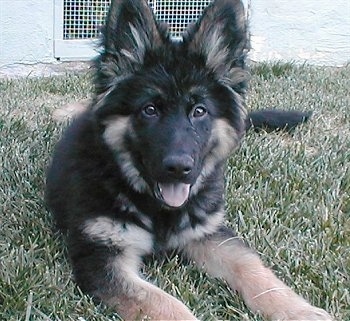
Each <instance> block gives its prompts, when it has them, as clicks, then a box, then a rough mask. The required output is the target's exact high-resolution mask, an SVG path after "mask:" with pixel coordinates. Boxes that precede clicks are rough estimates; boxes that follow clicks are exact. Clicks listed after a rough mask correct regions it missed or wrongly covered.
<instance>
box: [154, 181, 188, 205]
mask: <svg viewBox="0 0 350 321" xmlns="http://www.w3.org/2000/svg"><path fill="white" fill-rule="evenodd" d="M159 189H160V193H161V194H162V196H163V200H164V202H165V203H166V204H167V205H169V206H172V207H179V206H181V205H182V204H184V203H185V202H186V200H187V199H188V196H189V194H190V184H184V183H176V184H160V183H159Z"/></svg>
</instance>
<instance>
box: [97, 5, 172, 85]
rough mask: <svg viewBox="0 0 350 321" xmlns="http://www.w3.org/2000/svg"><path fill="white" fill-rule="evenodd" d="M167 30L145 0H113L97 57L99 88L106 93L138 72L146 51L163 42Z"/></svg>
mask: <svg viewBox="0 0 350 321" xmlns="http://www.w3.org/2000/svg"><path fill="white" fill-rule="evenodd" d="M166 38H167V30H165V28H164V27H163V26H159V25H158V24H157V22H156V20H155V18H154V15H153V12H152V10H151V9H150V7H149V6H148V4H147V1H146V0H112V1H111V4H110V7H109V11H108V15H107V18H106V25H105V27H104V29H103V39H102V52H101V54H100V56H99V57H98V58H97V60H96V66H97V72H98V75H97V79H96V81H97V87H99V86H100V87H101V88H100V89H99V88H97V91H98V92H103V91H104V90H105V89H106V88H108V87H110V86H111V82H113V81H114V80H115V79H116V78H118V77H120V76H122V77H124V76H126V75H127V74H128V73H132V72H135V71H136V70H138V69H139V68H140V66H141V65H142V64H143V62H144V58H145V54H146V52H147V51H148V50H152V49H154V48H156V47H159V46H161V45H162V43H163V42H164V41H165V39H166Z"/></svg>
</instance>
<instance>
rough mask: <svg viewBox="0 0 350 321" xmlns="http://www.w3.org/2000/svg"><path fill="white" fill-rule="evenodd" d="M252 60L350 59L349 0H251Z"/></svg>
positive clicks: (342, 61)
mask: <svg viewBox="0 0 350 321" xmlns="http://www.w3.org/2000/svg"><path fill="white" fill-rule="evenodd" d="M251 3H252V8H251V10H252V11H251V20H250V25H251V32H252V45H253V49H254V50H253V51H252V59H253V60H270V59H283V60H289V61H291V60H294V61H299V62H305V61H307V62H308V63H315V64H326V65H341V64H345V63H347V62H350V0H333V1H331V0H299V1H293V0H292V1H291V0H251Z"/></svg>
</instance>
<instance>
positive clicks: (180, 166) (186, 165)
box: [163, 155, 194, 178]
mask: <svg viewBox="0 0 350 321" xmlns="http://www.w3.org/2000/svg"><path fill="white" fill-rule="evenodd" d="M163 166H164V169H165V170H166V172H167V174H168V175H169V176H171V177H173V178H184V177H186V176H187V175H188V174H189V173H191V171H192V169H193V166H194V159H193V158H192V157H191V156H189V155H171V156H167V157H166V158H164V160H163Z"/></svg>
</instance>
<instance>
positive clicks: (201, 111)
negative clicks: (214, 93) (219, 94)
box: [193, 105, 207, 117]
mask: <svg viewBox="0 0 350 321" xmlns="http://www.w3.org/2000/svg"><path fill="white" fill-rule="evenodd" d="M206 113H207V110H206V108H205V107H204V106H202V105H197V106H195V107H194V108H193V117H202V116H204V115H206Z"/></svg>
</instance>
